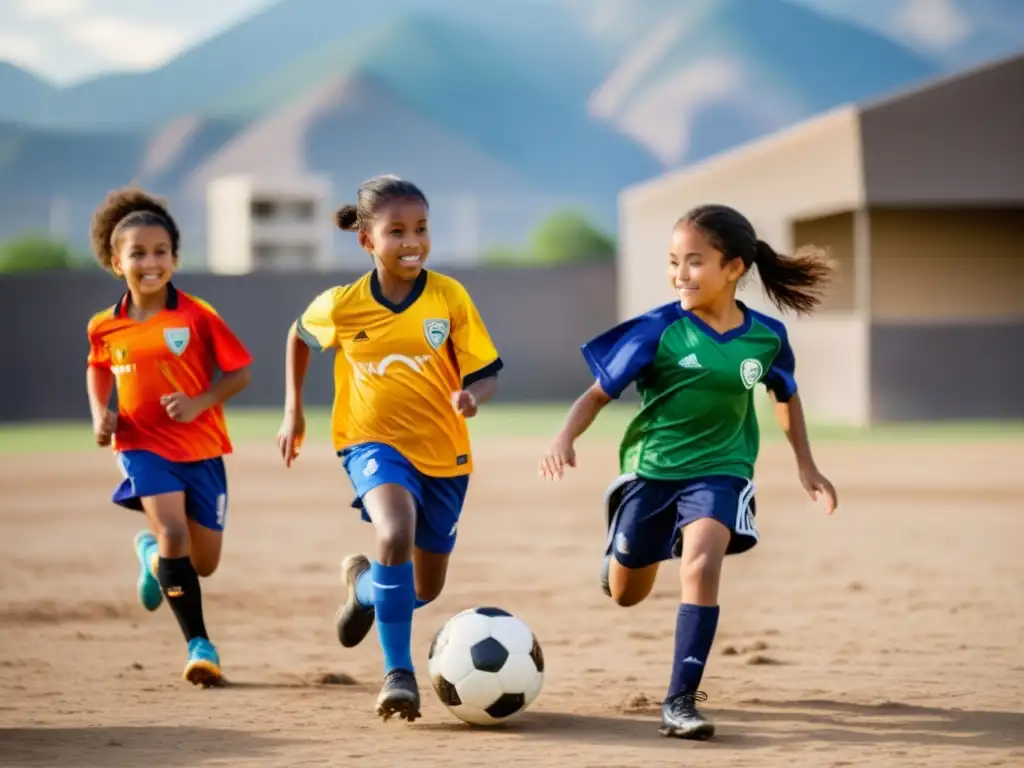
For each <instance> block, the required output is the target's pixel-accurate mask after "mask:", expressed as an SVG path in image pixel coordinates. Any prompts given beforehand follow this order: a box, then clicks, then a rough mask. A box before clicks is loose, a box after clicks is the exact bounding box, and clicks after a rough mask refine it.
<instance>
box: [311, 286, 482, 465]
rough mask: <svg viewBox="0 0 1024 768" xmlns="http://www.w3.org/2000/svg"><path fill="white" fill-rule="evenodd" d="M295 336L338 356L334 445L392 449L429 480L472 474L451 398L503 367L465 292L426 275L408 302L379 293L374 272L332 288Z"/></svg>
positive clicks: (463, 433) (463, 431)
mask: <svg viewBox="0 0 1024 768" xmlns="http://www.w3.org/2000/svg"><path fill="white" fill-rule="evenodd" d="M297 329H298V333H299V336H300V337H301V338H302V340H303V341H304V342H305V343H306V344H308V345H309V346H310V347H311V348H312V349H316V350H326V349H334V350H335V359H334V407H333V414H332V417H331V428H332V432H333V438H334V448H335V450H337V451H341V450H342V449H344V448H347V447H349V446H352V445H357V444H359V443H367V442H379V443H385V444H387V445H390V446H391V447H393V448H395V449H396V450H398V451H399V452H400V453H402V455H403V456H405V457H406V458H407V459H408V460H409V461H410V462H411V463H412V465H413V466H414V467H416V469H418V470H419V471H420V472H422V473H423V474H425V475H429V476H432V477H455V476H457V475H464V474H468V473H469V472H471V471H472V469H473V459H472V455H471V453H470V447H469V430H468V429H467V427H466V421H465V419H464V418H463V417H462V416H460V415H459V414H458V413H456V411H455V408H454V407H453V406H452V402H451V399H452V393H454V392H457V391H458V390H459V389H462V388H463V387H465V386H468V385H469V384H471V383H473V382H474V381H479V380H480V379H484V378H487V377H488V376H493V375H495V374H496V373H497V372H498V371H499V370H501V367H502V362H501V358H500V357H499V356H498V351H497V349H495V347H494V343H493V342H492V341H491V337H490V335H489V334H488V333H487V328H486V327H485V326H484V323H483V320H482V319H481V317H480V313H479V312H478V311H477V309H476V307H475V306H474V304H473V300H472V299H471V298H470V297H469V293H467V291H466V289H465V288H464V287H463V286H462V285H461V284H460V283H459V282H458V281H457V280H454V279H453V278H451V277H447V276H445V275H440V274H438V273H436V272H428V271H427V270H423V271H422V272H421V273H420V275H419V277H418V278H417V279H416V283H415V284H414V286H413V289H412V291H411V292H410V294H409V296H408V298H407V299H406V300H405V301H403V302H402V303H401V304H393V303H392V302H390V301H388V300H387V299H386V298H384V296H383V295H382V294H381V290H380V284H379V283H378V281H377V273H376V271H372V272H369V273H367V274H366V275H364V276H363V277H362V278H360V279H359V280H357V281H355V282H354V283H351V284H349V285H341V286H337V287H335V288H330V289H328V290H326V291H324V292H323V293H321V294H320V295H319V296H317V297H316V298H315V299H314V300H313V302H312V303H311V304H310V305H309V307H307V308H306V311H305V312H303V314H302V317H300V318H299V320H298V323H297Z"/></svg>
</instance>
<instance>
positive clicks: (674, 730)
mask: <svg viewBox="0 0 1024 768" xmlns="http://www.w3.org/2000/svg"><path fill="white" fill-rule="evenodd" d="M707 698H708V697H707V694H706V693H704V692H703V691H696V692H694V693H681V694H679V695H678V696H673V697H672V698H671V699H667V700H666V701H665V703H664V704H663V705H662V707H661V727H660V728H658V733H660V734H661V735H662V736H669V737H672V738H675V739H695V740H699V741H703V740H705V739H710V738H711V737H712V736H714V735H715V726H714V723H712V722H711V721H710V720H708V719H707V718H706V717H704V715H702V714H701V712H700V710H699V709H697V702H698V701H707Z"/></svg>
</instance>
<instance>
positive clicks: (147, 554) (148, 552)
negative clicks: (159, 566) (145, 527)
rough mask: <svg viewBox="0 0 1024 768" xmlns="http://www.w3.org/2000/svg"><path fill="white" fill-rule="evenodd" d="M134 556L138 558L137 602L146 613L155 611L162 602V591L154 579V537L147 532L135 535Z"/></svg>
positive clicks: (155, 556) (155, 558)
mask: <svg viewBox="0 0 1024 768" xmlns="http://www.w3.org/2000/svg"><path fill="white" fill-rule="evenodd" d="M135 556H136V557H137V558H139V580H138V582H137V584H136V586H137V587H138V590H139V602H140V603H142V607H143V608H145V609H146V610H147V611H155V610H156V609H157V608H159V607H160V603H162V602H163V601H164V593H163V590H161V589H160V582H159V581H157V578H156V560H157V554H156V536H154V535H153V534H152V533H150V532H149V531H139V532H138V533H137V534H136V535H135Z"/></svg>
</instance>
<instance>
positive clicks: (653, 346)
mask: <svg viewBox="0 0 1024 768" xmlns="http://www.w3.org/2000/svg"><path fill="white" fill-rule="evenodd" d="M664 331H665V324H664V323H663V322H661V321H660V320H659V319H658V318H657V317H652V316H650V315H641V316H639V317H634V318H632V319H630V320H627V321H625V322H623V323H620V324H619V325H616V326H615V327H614V328H611V329H609V330H607V331H605V332H604V333H602V334H601V335H600V336H597V337H595V338H594V339H591V340H590V341H588V342H587V343H586V344H584V345H583V346H582V348H581V349H582V352H583V358H584V360H586V361H587V365H588V366H589V367H590V372H591V373H592V374H594V376H595V377H596V378H597V381H598V383H599V384H600V385H601V389H603V390H604V392H605V394H606V395H608V397H611V398H613V399H617V398H618V397H619V396H621V395H622V393H623V392H625V391H626V388H627V387H628V386H629V385H630V384H632V383H634V382H635V381H637V380H638V379H639V378H640V377H641V376H642V375H643V373H644V371H645V370H646V369H647V368H648V367H649V366H650V365H651V363H653V362H654V356H655V354H657V351H658V344H659V343H660V342H661V335H662V333H664Z"/></svg>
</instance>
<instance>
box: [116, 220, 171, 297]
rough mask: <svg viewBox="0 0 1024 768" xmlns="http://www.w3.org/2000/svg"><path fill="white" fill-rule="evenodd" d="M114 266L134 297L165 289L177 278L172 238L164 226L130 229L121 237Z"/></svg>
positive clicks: (149, 294) (117, 245)
mask: <svg viewBox="0 0 1024 768" xmlns="http://www.w3.org/2000/svg"><path fill="white" fill-rule="evenodd" d="M111 266H112V267H113V269H114V272H115V273H116V274H118V275H121V276H123V277H124V279H125V282H126V283H127V284H128V290H129V291H131V292H132V295H134V296H151V295H153V294H156V293H159V292H160V291H162V290H164V288H165V287H166V286H167V283H169V282H170V280H171V277H172V276H173V275H174V269H175V257H174V251H173V249H172V247H171V235H170V233H169V232H168V231H167V230H166V229H164V228H163V227H161V226H155V225H154V226H139V227H129V228H128V229H126V230H125V231H124V232H122V233H121V234H120V236H119V237H118V242H117V244H116V247H115V248H114V253H113V259H112V260H111Z"/></svg>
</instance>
